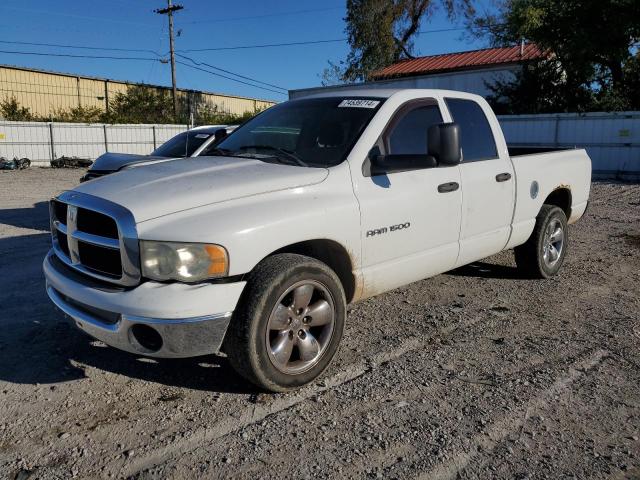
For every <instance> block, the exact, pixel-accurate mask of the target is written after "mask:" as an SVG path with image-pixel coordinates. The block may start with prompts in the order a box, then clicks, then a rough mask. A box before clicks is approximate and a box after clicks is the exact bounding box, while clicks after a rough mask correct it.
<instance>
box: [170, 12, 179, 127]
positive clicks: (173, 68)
mask: <svg viewBox="0 0 640 480" xmlns="http://www.w3.org/2000/svg"><path fill="white" fill-rule="evenodd" d="M167 10H169V50H170V52H171V89H172V91H173V118H174V119H176V121H177V119H178V97H177V88H176V57H175V51H174V45H173V10H172V9H171V0H167Z"/></svg>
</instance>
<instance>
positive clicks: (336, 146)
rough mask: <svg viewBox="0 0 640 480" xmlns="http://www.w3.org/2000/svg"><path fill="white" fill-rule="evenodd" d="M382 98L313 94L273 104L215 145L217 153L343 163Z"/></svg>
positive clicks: (310, 163)
mask: <svg viewBox="0 0 640 480" xmlns="http://www.w3.org/2000/svg"><path fill="white" fill-rule="evenodd" d="M382 102H383V99H380V98H363V97H358V98H347V97H331V98H312V99H303V100H293V101H290V102H284V103H281V104H279V105H275V106H273V107H271V108H269V109H268V110H266V111H265V112H263V113H261V114H260V115H258V116H257V117H255V118H253V119H251V120H249V121H248V122H247V123H245V124H244V125H242V126H240V127H239V128H238V129H237V130H235V131H234V132H233V135H230V136H229V137H227V138H225V139H224V140H222V141H221V142H220V143H218V144H217V145H216V147H217V148H216V151H217V152H219V153H218V154H225V155H242V156H252V157H255V158H259V159H264V160H265V161H268V160H269V159H276V160H277V161H279V162H282V163H287V164H291V165H299V166H308V167H329V166H332V165H337V164H339V163H341V162H342V161H343V160H344V159H345V158H346V156H347V154H348V152H349V151H350V149H351V147H352V146H353V144H354V143H355V142H356V140H357V139H358V137H359V136H360V134H361V133H362V131H363V130H364V128H365V127H366V126H367V124H368V123H369V121H370V120H371V118H373V115H374V114H375V113H376V112H377V110H378V108H380V105H381V104H382Z"/></svg>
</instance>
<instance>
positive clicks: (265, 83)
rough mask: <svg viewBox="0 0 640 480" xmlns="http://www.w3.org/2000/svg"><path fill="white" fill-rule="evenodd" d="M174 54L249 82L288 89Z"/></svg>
mask: <svg viewBox="0 0 640 480" xmlns="http://www.w3.org/2000/svg"><path fill="white" fill-rule="evenodd" d="M176 56H178V57H180V58H184V59H185V60H189V61H190V62H193V63H194V64H195V65H204V66H206V67H209V68H213V69H214V70H219V71H221V72H224V73H228V74H229V75H234V76H236V77H240V78H244V79H245V80H249V81H251V82H256V83H260V84H262V85H266V86H268V87H273V88H278V89H280V90H284V91H288V89H287V88H284V87H280V86H278V85H274V84H272V83H267V82H263V81H261V80H257V79H255V78H251V77H247V76H245V75H240V74H239V73H234V72H231V71H229V70H225V69H224V68H220V67H216V66H215V65H211V64H209V63H206V62H197V61H196V60H194V59H193V58H190V57H187V56H186V55H181V54H179V53H176Z"/></svg>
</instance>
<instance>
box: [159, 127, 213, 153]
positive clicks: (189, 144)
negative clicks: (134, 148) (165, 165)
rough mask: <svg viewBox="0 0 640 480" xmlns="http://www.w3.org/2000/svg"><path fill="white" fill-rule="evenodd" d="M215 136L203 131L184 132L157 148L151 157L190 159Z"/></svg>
mask: <svg viewBox="0 0 640 480" xmlns="http://www.w3.org/2000/svg"><path fill="white" fill-rule="evenodd" d="M211 135H213V133H206V132H202V131H200V132H199V131H197V130H195V131H190V132H183V133H181V134H179V135H176V136H175V137H173V138H172V139H171V140H168V141H167V142H165V143H163V144H162V145H160V146H159V147H158V148H156V149H155V150H154V151H153V152H151V155H155V156H156V157H190V156H191V155H193V152H195V151H196V150H197V149H198V148H200V146H201V145H202V144H203V143H204V142H205V141H206V140H207V139H208V138H209V137H211Z"/></svg>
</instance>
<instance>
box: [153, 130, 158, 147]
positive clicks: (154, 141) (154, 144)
mask: <svg viewBox="0 0 640 480" xmlns="http://www.w3.org/2000/svg"><path fill="white" fill-rule="evenodd" d="M152 129H153V149H154V150H155V149H156V148H158V145H156V126H155V125H154V126H153V127H152Z"/></svg>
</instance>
